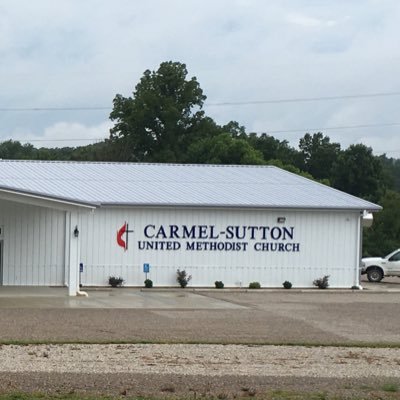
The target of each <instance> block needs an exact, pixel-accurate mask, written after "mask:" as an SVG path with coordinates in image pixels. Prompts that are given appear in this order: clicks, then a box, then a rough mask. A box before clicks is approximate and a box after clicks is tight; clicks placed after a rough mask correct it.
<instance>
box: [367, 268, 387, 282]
mask: <svg viewBox="0 0 400 400" xmlns="http://www.w3.org/2000/svg"><path fill="white" fill-rule="evenodd" d="M367 277H368V280H369V281H370V282H380V281H381V280H382V279H383V272H382V270H381V269H379V268H371V269H369V270H368V271H367Z"/></svg>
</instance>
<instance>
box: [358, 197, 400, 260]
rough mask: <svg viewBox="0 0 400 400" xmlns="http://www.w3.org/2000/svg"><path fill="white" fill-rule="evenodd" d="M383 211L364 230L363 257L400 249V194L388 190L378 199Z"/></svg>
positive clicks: (375, 215)
mask: <svg viewBox="0 0 400 400" xmlns="http://www.w3.org/2000/svg"><path fill="white" fill-rule="evenodd" d="M379 203H380V205H381V206H382V207H383V210H382V211H380V212H378V213H376V214H374V222H373V224H372V227H371V228H365V229H364V244H363V253H364V256H365V257H367V256H384V255H386V254H389V253H390V252H392V251H393V250H395V249H397V248H399V247H400V193H398V192H394V191H392V190H388V191H387V192H386V194H385V195H384V196H383V197H382V198H381V199H380V201H379Z"/></svg>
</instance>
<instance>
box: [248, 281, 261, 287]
mask: <svg viewBox="0 0 400 400" xmlns="http://www.w3.org/2000/svg"><path fill="white" fill-rule="evenodd" d="M260 288H261V285H260V282H250V283H249V289H260Z"/></svg>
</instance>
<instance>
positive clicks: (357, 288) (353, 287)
mask: <svg viewBox="0 0 400 400" xmlns="http://www.w3.org/2000/svg"><path fill="white" fill-rule="evenodd" d="M350 289H351V290H360V287H359V286H357V285H353V286H352V287H351V288H350Z"/></svg>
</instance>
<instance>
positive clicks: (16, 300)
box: [0, 286, 246, 310]
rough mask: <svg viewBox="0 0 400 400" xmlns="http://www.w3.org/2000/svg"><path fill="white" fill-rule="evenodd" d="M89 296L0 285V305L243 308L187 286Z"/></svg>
mask: <svg viewBox="0 0 400 400" xmlns="http://www.w3.org/2000/svg"><path fill="white" fill-rule="evenodd" d="M85 291H86V292H87V293H88V294H89V297H83V296H77V297H70V296H68V289H67V288H54V287H39V286H37V287H26V286H25V287H18V286H14V287H11V286H9V287H1V288H0V308H40V309H42V308H100V309H109V308H133V309H138V308H139V309H191V310H194V309H207V310H213V309H243V308H246V307H244V306H241V305H238V304H234V303H231V302H228V301H225V300H219V299H214V298H212V297H208V296H203V295H201V294H200V293H196V292H194V291H193V290H190V289H184V290H182V289H169V290H168V289H166V290H157V289H154V290H153V289H149V290H144V289H139V288H117V289H114V288H97V289H94V288H87V289H85Z"/></svg>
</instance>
